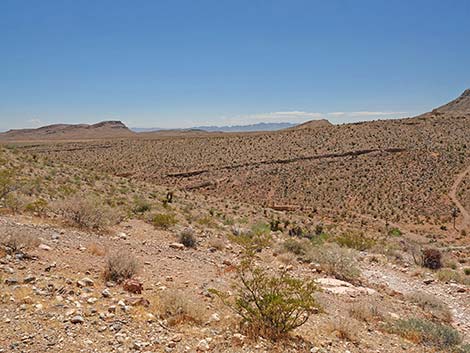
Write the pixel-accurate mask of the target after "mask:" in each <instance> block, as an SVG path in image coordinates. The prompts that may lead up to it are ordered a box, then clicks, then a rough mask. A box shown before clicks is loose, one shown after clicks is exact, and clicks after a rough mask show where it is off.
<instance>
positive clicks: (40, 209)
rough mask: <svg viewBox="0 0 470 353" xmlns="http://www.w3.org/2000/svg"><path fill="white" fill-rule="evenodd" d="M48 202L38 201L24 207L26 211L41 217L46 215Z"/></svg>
mask: <svg viewBox="0 0 470 353" xmlns="http://www.w3.org/2000/svg"><path fill="white" fill-rule="evenodd" d="M47 206H48V204H47V201H46V200H44V199H37V200H34V201H33V202H30V203H28V204H27V205H25V206H24V209H25V211H28V212H32V213H38V214H40V215H44V214H45V213H46V211H47Z"/></svg>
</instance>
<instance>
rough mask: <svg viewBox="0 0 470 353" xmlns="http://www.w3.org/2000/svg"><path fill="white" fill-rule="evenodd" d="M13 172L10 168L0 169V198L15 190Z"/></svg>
mask: <svg viewBox="0 0 470 353" xmlns="http://www.w3.org/2000/svg"><path fill="white" fill-rule="evenodd" d="M14 175H15V174H14V172H13V170H10V169H3V170H0V199H3V198H4V197H5V196H7V195H8V194H9V193H10V192H12V191H14V190H15V185H14Z"/></svg>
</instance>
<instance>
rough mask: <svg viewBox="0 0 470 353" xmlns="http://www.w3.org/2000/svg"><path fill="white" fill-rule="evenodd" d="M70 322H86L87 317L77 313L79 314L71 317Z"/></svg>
mask: <svg viewBox="0 0 470 353" xmlns="http://www.w3.org/2000/svg"><path fill="white" fill-rule="evenodd" d="M70 322H71V323H72V324H83V323H84V322H85V319H84V318H83V317H82V316H80V315H77V316H74V317H72V318H71V319H70Z"/></svg>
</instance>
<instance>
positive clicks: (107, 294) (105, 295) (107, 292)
mask: <svg viewBox="0 0 470 353" xmlns="http://www.w3.org/2000/svg"><path fill="white" fill-rule="evenodd" d="M101 295H102V296H103V298H110V297H111V291H110V290H109V289H108V288H105V289H103V291H102V292H101Z"/></svg>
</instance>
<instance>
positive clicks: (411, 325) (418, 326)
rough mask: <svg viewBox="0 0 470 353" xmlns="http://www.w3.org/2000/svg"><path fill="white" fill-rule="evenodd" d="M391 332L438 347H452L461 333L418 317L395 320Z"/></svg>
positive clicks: (457, 341) (458, 340)
mask: <svg viewBox="0 0 470 353" xmlns="http://www.w3.org/2000/svg"><path fill="white" fill-rule="evenodd" d="M393 332H395V333H397V334H399V335H400V336H402V337H404V338H406V339H409V340H411V341H413V342H416V343H420V344H424V345H430V346H434V347H436V348H438V349H450V348H454V347H456V346H457V345H459V344H460V343H461V342H462V337H461V335H460V334H459V332H458V331H456V330H455V329H454V328H452V327H450V326H447V325H442V324H437V323H434V322H432V321H428V320H423V319H418V318H411V319H406V320H398V321H396V322H395V323H394V325H393Z"/></svg>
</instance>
